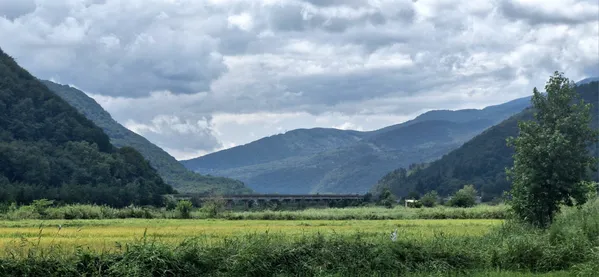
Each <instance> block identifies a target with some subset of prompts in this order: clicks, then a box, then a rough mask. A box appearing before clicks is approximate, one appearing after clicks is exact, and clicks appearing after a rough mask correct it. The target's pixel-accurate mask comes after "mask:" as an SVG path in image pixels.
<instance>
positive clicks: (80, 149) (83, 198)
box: [0, 50, 173, 206]
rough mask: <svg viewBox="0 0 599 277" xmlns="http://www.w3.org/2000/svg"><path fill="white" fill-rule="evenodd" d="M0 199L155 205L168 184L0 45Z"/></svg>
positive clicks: (159, 201) (167, 189)
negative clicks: (19, 63)
mask: <svg viewBox="0 0 599 277" xmlns="http://www.w3.org/2000/svg"><path fill="white" fill-rule="evenodd" d="M0 188H1V189H0V201H3V202H8V201H16V202H18V203H28V202H31V201H32V200H34V199H40V198H47V199H55V200H58V201H62V202H67V203H74V202H78V203H98V204H108V205H112V206H126V205H130V204H136V205H147V204H152V205H160V204H162V196H161V195H162V194H166V193H172V192H173V189H172V187H171V186H169V185H167V184H166V183H164V181H163V180H162V178H161V177H160V176H159V175H158V174H157V173H156V171H155V170H154V169H153V168H152V167H151V166H150V164H149V163H148V162H147V161H146V160H145V159H144V158H143V157H142V156H141V155H140V154H139V153H138V152H137V151H136V150H135V149H133V148H130V147H123V148H120V149H116V148H115V147H113V146H112V144H111V143H110V140H109V138H108V136H107V135H106V134H105V133H104V132H103V131H102V129H100V128H99V127H97V126H96V125H95V124H94V123H93V122H91V121H90V120H88V119H87V118H85V116H83V115H82V114H80V113H79V112H78V111H77V110H76V109H75V108H73V107H71V106H70V105H69V104H68V103H67V102H65V101H64V100H62V99H61V98H60V97H58V96H57V95H56V94H54V93H52V92H51V91H50V90H49V89H48V88H47V87H46V86H45V85H44V84H42V83H41V82H40V81H38V80H37V79H36V78H35V77H33V76H31V74H29V73H28V72H27V71H26V70H24V69H23V68H21V67H20V66H19V65H18V64H17V63H16V62H15V61H14V60H13V59H12V58H11V57H9V56H8V55H7V54H5V53H4V52H3V51H2V50H0Z"/></svg>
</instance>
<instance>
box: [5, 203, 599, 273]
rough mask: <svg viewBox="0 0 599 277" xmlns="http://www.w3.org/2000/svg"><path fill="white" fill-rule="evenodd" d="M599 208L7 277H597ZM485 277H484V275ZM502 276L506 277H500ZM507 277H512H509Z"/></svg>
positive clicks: (186, 249) (84, 261) (162, 249)
mask: <svg viewBox="0 0 599 277" xmlns="http://www.w3.org/2000/svg"><path fill="white" fill-rule="evenodd" d="M597 214H599V201H595V202H593V203H590V204H587V205H586V206H585V207H584V208H583V209H581V210H575V209H573V210H569V211H568V212H567V213H565V214H564V215H560V216H558V217H557V219H556V222H555V224H554V225H553V226H551V228H549V229H548V230H540V229H535V228H527V227H525V226H522V225H516V224H512V223H508V224H506V225H505V226H503V227H501V228H499V229H498V230H496V231H493V232H491V233H490V234H488V235H487V236H483V237H452V236H447V235H443V234H441V233H440V234H439V235H437V236H435V237H433V238H431V239H426V240H414V239H405V238H402V237H401V234H400V235H399V236H398V239H397V240H396V241H393V240H391V239H390V237H389V236H388V235H384V236H379V237H378V238H376V239H372V236H366V235H365V234H360V233H356V234H354V235H331V236H324V235H307V236H304V237H300V238H295V239H289V238H288V237H285V236H279V235H275V234H258V235H256V234H254V235H248V236H246V237H241V238H228V239H224V240H222V241H220V242H218V243H212V244H208V243H203V242H202V241H198V240H194V239H191V240H189V241H186V242H183V243H181V244H180V245H178V246H168V245H163V244H159V243H153V242H151V241H148V240H146V239H145V238H144V239H142V240H141V241H139V242H137V243H133V244H129V245H125V246H124V247H123V248H122V250H119V251H116V252H106V253H100V254H98V253H94V252H89V251H86V250H84V249H81V250H79V251H77V252H75V253H71V254H64V253H62V252H61V251H60V249H59V248H55V249H50V250H47V249H46V250H44V249H36V248H31V249H29V250H27V251H22V249H6V251H8V254H9V255H5V256H4V257H3V258H0V275H12V276H82V275H86V276H100V275H101V276H298V275H299V276H374V275H377V276H403V275H405V274H406V273H412V274H414V275H415V276H418V275H416V274H417V273H426V275H425V276H447V272H451V273H454V274H467V273H469V272H473V271H476V272H481V271H482V272H484V271H497V270H499V271H518V272H537V273H542V272H553V271H562V270H567V271H569V272H571V273H572V274H573V275H574V274H576V276H593V274H594V273H596V271H595V270H596V269H597V267H596V264H598V262H599V259H598V258H599V255H597V247H598V246H599V217H597ZM483 276H484V275H483ZM499 276H501V275H499ZM504 276H505V275H504Z"/></svg>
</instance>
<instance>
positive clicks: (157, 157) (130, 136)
mask: <svg viewBox="0 0 599 277" xmlns="http://www.w3.org/2000/svg"><path fill="white" fill-rule="evenodd" d="M42 82H43V83H44V84H45V85H46V86H47V87H48V88H49V89H50V90H51V91H53V92H54V93H56V94H57V95H58V96H60V97H61V98H62V99H64V100H65V101H67V102H68V103H69V104H70V105H71V106H73V107H75V108H76V109H77V110H78V111H79V112H80V113H82V114H83V115H85V117H87V118H88V119H89V120H91V121H93V122H94V123H95V124H96V125H98V126H99V127H100V128H102V129H103V130H104V132H106V134H107V135H108V137H109V138H110V142H111V143H112V144H114V146H116V147H133V148H135V149H136V150H137V151H139V152H140V153H141V154H142V155H143V156H144V158H146V159H147V160H148V161H149V162H150V164H151V165H152V167H154V168H155V169H156V171H158V174H160V176H161V177H162V178H163V179H164V181H165V182H167V183H168V184H169V185H172V186H173V187H174V188H175V189H177V190H178V191H179V192H188V193H208V194H243V193H249V192H251V189H249V188H248V187H246V186H245V185H244V184H243V182H241V181H238V180H234V179H230V178H224V177H214V176H204V175H201V174H199V173H195V172H193V171H191V170H188V169H186V168H185V167H184V166H183V165H182V164H181V163H179V162H178V161H177V160H176V159H175V158H174V157H172V156H171V155H169V154H168V153H167V152H166V151H164V150H162V149H161V148H160V147H158V146H156V145H155V144H153V143H151V142H150V141H148V140H147V139H146V138H144V137H142V136H140V135H138V134H136V133H134V132H133V131H131V130H129V129H127V128H125V127H124V126H123V125H121V124H119V123H118V122H116V121H115V120H114V119H113V118H112V116H110V114H109V113H108V112H107V111H105V110H104V109H103V108H102V106H100V105H99V104H98V103H97V102H96V101H95V100H94V99H92V98H90V97H89V96H87V95H86V94H85V93H84V92H82V91H80V90H78V89H76V88H73V87H71V86H67V85H61V84H56V83H53V82H50V81H42Z"/></svg>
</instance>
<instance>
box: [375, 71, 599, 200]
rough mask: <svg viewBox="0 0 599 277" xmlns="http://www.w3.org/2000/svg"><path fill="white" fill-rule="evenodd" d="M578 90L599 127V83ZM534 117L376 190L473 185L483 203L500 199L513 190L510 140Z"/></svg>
mask: <svg viewBox="0 0 599 277" xmlns="http://www.w3.org/2000/svg"><path fill="white" fill-rule="evenodd" d="M576 91H577V92H578V93H579V94H580V96H581V98H582V99H583V100H584V101H585V102H588V103H592V104H593V105H594V108H593V109H592V114H593V127H594V128H599V124H598V120H599V115H598V108H599V103H598V99H597V97H598V94H599V93H598V92H599V82H592V83H586V84H581V85H578V86H577V87H576ZM532 115H533V110H532V109H530V108H528V109H526V110H524V111H522V112H521V113H519V114H516V115H514V116H512V117H510V118H509V119H507V120H505V121H503V122H502V123H500V124H498V125H496V126H493V127H491V128H489V129H487V130H486V131H484V132H483V133H482V134H480V135H478V136H476V137H474V138H473V139H472V140H470V141H468V142H466V143H465V144H464V145H462V146H461V147H460V148H458V149H456V150H454V151H452V152H450V153H448V154H447V155H445V156H443V157H442V158H441V159H439V160H437V161H434V162H432V163H429V164H426V165H425V166H423V167H422V168H420V169H418V170H415V171H412V172H410V171H408V170H405V169H397V170H395V171H393V172H391V173H389V174H387V175H386V176H384V177H383V178H382V179H381V180H380V181H379V182H378V184H377V185H376V186H375V188H374V189H373V190H374V191H375V192H377V191H380V190H381V189H382V188H390V189H391V191H392V192H393V193H394V194H396V195H398V196H406V195H407V194H409V193H411V192H417V193H419V194H424V193H426V192H429V191H432V190H436V191H437V192H438V193H439V194H440V195H443V196H447V195H451V194H453V193H454V192H456V191H457V190H459V189H460V188H462V187H463V186H464V185H467V184H473V185H474V186H475V187H476V189H477V190H478V191H479V192H480V194H481V196H482V197H483V201H489V200H492V199H493V198H496V197H500V196H502V194H503V192H504V191H507V190H509V188H510V182H509V181H508V180H507V178H506V174H505V168H507V167H510V166H512V164H513V160H512V155H513V154H514V150H513V149H512V148H510V147H508V146H507V143H506V139H507V138H508V137H510V136H518V132H519V131H518V130H519V129H518V121H520V120H531V119H532V118H533V117H532ZM591 150H592V151H593V153H594V154H595V155H596V154H597V147H591ZM595 178H597V177H595Z"/></svg>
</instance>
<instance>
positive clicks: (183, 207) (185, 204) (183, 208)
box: [177, 200, 193, 218]
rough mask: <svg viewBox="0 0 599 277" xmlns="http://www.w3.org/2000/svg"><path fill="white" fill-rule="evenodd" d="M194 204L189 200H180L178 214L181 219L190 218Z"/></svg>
mask: <svg viewBox="0 0 599 277" xmlns="http://www.w3.org/2000/svg"><path fill="white" fill-rule="evenodd" d="M192 208H193V204H191V201H189V200H179V202H178V203H177V212H179V216H180V217H181V218H190V217H191V209H192Z"/></svg>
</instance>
